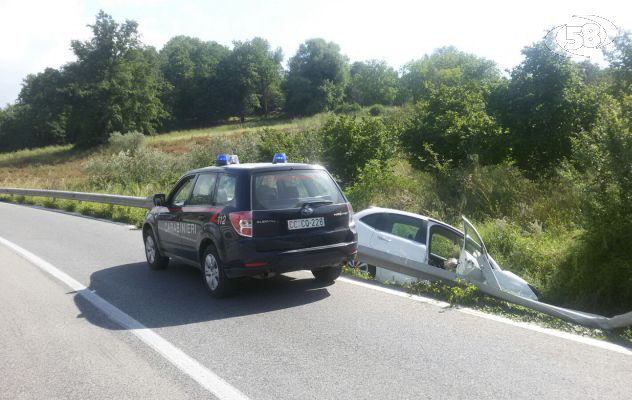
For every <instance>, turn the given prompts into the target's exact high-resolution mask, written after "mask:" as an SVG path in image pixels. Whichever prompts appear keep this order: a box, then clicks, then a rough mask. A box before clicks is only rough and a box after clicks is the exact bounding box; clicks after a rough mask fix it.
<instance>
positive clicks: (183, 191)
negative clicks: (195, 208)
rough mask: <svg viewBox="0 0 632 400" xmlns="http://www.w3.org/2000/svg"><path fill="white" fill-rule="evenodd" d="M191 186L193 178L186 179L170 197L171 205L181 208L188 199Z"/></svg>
mask: <svg viewBox="0 0 632 400" xmlns="http://www.w3.org/2000/svg"><path fill="white" fill-rule="evenodd" d="M191 186H193V177H192V176H190V177H188V178H186V181H185V182H184V183H182V184H181V185H180V187H179V188H178V190H177V192H176V193H174V194H173V196H171V199H172V200H171V204H172V205H174V206H176V207H182V206H183V205H184V202H185V201H187V199H188V198H189V193H190V192H191Z"/></svg>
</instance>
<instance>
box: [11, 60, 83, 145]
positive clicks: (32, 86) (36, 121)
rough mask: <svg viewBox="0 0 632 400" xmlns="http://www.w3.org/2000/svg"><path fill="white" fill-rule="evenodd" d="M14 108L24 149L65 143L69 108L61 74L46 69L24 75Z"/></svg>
mask: <svg viewBox="0 0 632 400" xmlns="http://www.w3.org/2000/svg"><path fill="white" fill-rule="evenodd" d="M18 105H19V108H20V111H19V112H18V113H17V115H19V116H20V119H22V120H23V121H22V126H23V128H24V131H23V132H22V136H23V139H26V142H27V143H25V145H26V147H39V146H46V145H50V144H61V143H65V142H66V130H67V118H68V114H69V112H70V107H69V106H68V95H67V76H66V74H65V72H64V70H56V69H53V68H46V70H44V72H41V73H39V74H35V75H33V74H31V75H28V76H27V77H26V78H25V79H24V82H23V83H22V90H21V91H20V95H19V96H18Z"/></svg>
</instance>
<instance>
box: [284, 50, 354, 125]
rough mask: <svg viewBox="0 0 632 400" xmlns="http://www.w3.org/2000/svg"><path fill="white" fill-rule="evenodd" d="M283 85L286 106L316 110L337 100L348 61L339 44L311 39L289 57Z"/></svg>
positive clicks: (341, 94)
mask: <svg viewBox="0 0 632 400" xmlns="http://www.w3.org/2000/svg"><path fill="white" fill-rule="evenodd" d="M289 67H290V70H289V72H288V77H287V82H286V85H285V93H286V110H287V111H288V112H289V113H291V114H315V113H317V112H321V111H325V110H331V109H333V108H335V107H336V105H338V104H340V103H341V102H342V100H343V97H344V91H345V88H346V86H347V83H348V80H349V67H348V61H347V58H346V57H345V56H343V55H342V54H340V47H339V46H338V45H337V44H335V43H333V42H326V41H325V40H323V39H310V40H307V41H306V42H305V43H302V44H301V45H300V46H299V49H298V51H297V52H296V54H295V55H294V56H293V57H292V58H291V59H290V62H289Z"/></svg>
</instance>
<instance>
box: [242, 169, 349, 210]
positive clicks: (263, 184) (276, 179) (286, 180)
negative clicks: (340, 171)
mask: <svg viewBox="0 0 632 400" xmlns="http://www.w3.org/2000/svg"><path fill="white" fill-rule="evenodd" d="M253 183H254V188H253V196H252V197H253V199H252V206H253V209H255V210H280V209H287V208H299V207H302V206H303V205H304V204H305V203H318V202H325V203H332V204H339V203H344V202H345V199H344V197H343V196H342V193H340V189H338V186H337V185H336V183H335V182H334V181H333V179H331V177H330V176H329V174H328V173H327V172H325V171H323V170H293V171H278V172H277V171H275V172H265V173H260V174H256V175H255V176H254V182H253Z"/></svg>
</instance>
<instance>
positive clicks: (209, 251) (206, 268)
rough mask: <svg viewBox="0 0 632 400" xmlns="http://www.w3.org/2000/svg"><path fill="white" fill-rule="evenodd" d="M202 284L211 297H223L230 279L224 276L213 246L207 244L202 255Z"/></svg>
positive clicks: (227, 290)
mask: <svg viewBox="0 0 632 400" xmlns="http://www.w3.org/2000/svg"><path fill="white" fill-rule="evenodd" d="M202 272H203V275H202V276H203V278H204V284H205V285H206V288H207V289H208V291H209V293H210V294H211V296H213V297H217V298H220V297H224V296H226V295H227V294H229V292H230V289H231V281H230V279H229V278H228V277H227V276H226V273H225V270H224V266H223V264H222V262H221V261H220V259H219V257H218V256H217V252H216V251H215V248H214V247H213V246H208V247H207V248H206V250H205V251H204V255H203V257H202Z"/></svg>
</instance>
